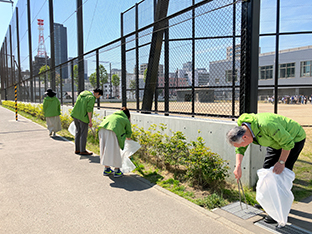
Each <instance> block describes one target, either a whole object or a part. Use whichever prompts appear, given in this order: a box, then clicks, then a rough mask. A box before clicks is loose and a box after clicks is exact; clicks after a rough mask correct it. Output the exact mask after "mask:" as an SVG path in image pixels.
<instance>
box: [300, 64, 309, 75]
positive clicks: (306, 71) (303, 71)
mask: <svg viewBox="0 0 312 234" xmlns="http://www.w3.org/2000/svg"><path fill="white" fill-rule="evenodd" d="M311 66H312V61H304V62H301V63H300V77H306V76H312V75H311Z"/></svg>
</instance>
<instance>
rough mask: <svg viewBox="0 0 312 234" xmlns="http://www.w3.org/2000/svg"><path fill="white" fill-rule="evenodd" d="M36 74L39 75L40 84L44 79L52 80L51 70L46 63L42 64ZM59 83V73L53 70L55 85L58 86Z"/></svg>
mask: <svg viewBox="0 0 312 234" xmlns="http://www.w3.org/2000/svg"><path fill="white" fill-rule="evenodd" d="M38 74H39V75H40V76H39V80H40V81H42V84H44V83H45V80H47V82H50V83H51V81H52V78H51V71H50V67H49V66H48V65H43V66H42V67H40V69H39V73H38ZM60 83H61V77H60V74H59V73H57V72H55V86H56V87H58V86H59V84H60Z"/></svg>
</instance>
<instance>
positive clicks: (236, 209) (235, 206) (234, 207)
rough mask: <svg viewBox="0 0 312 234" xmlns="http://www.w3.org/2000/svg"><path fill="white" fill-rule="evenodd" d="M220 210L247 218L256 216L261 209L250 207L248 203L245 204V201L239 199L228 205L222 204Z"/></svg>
mask: <svg viewBox="0 0 312 234" xmlns="http://www.w3.org/2000/svg"><path fill="white" fill-rule="evenodd" d="M221 209H222V210H225V211H227V212H229V213H231V214H233V215H236V216H238V217H240V218H242V219H249V218H251V217H253V216H256V215H258V214H261V213H262V212H263V211H262V210H259V209H257V208H255V207H252V206H250V205H246V204H245V203H243V202H242V203H240V202H239V201H237V202H234V203H232V204H230V205H227V206H224V207H222V208H221Z"/></svg>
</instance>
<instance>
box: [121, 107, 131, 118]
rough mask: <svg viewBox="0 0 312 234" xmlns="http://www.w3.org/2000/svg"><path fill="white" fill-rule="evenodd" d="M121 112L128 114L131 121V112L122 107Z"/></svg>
mask: <svg viewBox="0 0 312 234" xmlns="http://www.w3.org/2000/svg"><path fill="white" fill-rule="evenodd" d="M120 110H122V111H123V112H124V113H125V114H126V116H127V117H128V119H130V111H129V110H128V108H127V107H122V108H121V109H120Z"/></svg>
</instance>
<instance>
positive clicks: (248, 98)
mask: <svg viewBox="0 0 312 234" xmlns="http://www.w3.org/2000/svg"><path fill="white" fill-rule="evenodd" d="M259 18H260V0H253V1H244V2H243V3H242V32H241V35H242V36H241V82H240V114H242V113H245V112H248V113H257V111H258V76H259V72H258V70H259V69H258V66H259V21H260V20H259ZM234 56H235V55H233V57H234Z"/></svg>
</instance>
